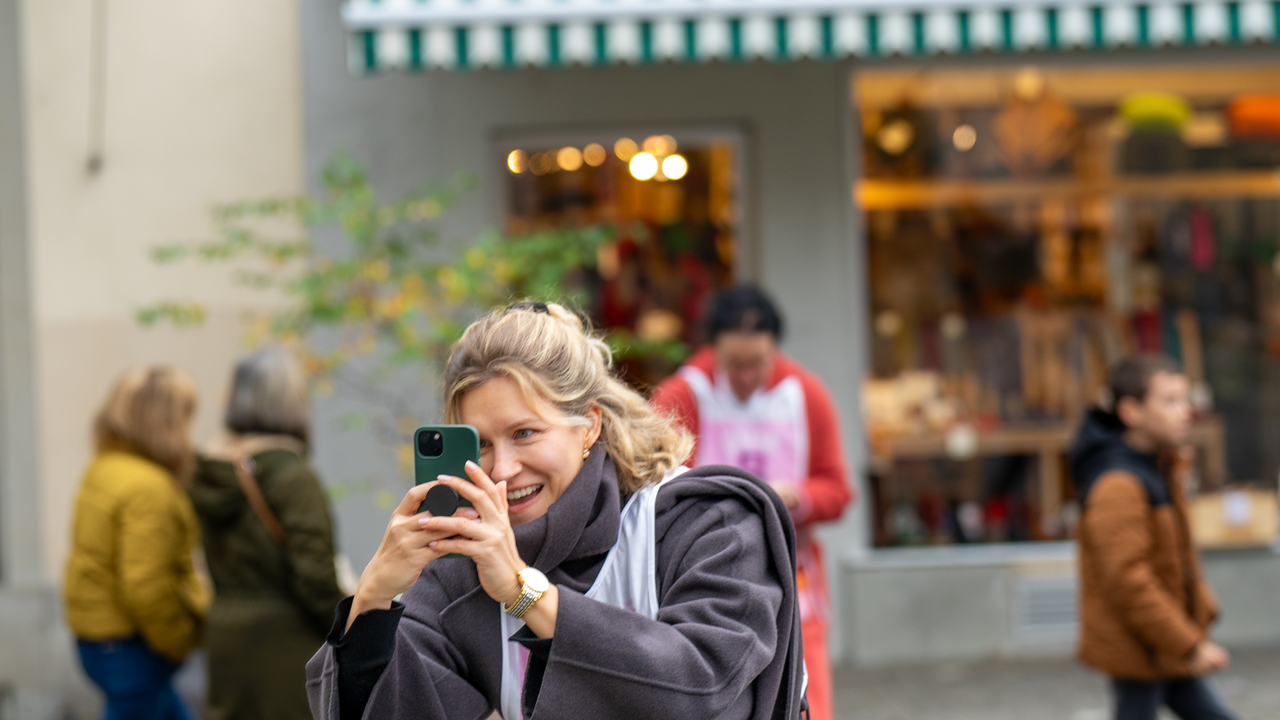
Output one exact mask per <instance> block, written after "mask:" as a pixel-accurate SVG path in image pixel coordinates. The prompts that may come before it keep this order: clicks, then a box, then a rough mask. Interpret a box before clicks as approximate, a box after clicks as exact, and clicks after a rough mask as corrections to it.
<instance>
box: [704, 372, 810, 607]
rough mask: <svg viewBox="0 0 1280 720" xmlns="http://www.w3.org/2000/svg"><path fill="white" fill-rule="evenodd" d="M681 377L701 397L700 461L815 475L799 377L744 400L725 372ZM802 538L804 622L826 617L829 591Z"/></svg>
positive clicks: (799, 580) (764, 474) (799, 480)
mask: <svg viewBox="0 0 1280 720" xmlns="http://www.w3.org/2000/svg"><path fill="white" fill-rule="evenodd" d="M680 377H682V378H684V380H685V382H687V383H688V384H689V388H690V389H691V390H693V394H694V397H696V398H697V400H698V451H697V457H696V458H695V459H694V460H695V464H696V465H731V466H733V467H737V468H741V469H743V470H746V471H747V472H749V473H751V474H753V475H755V476H756V477H758V478H760V479H761V480H764V481H765V482H774V481H783V482H790V483H795V484H796V485H801V484H803V483H804V481H805V480H806V479H807V478H808V477H809V419H808V417H809V416H808V414H807V411H806V409H805V398H804V386H803V385H801V384H800V379H799V378H797V377H794V376H793V377H788V378H785V379H784V380H782V382H780V383H778V384H777V385H775V386H773V387H772V388H769V389H767V390H765V389H759V390H756V392H755V394H753V395H752V396H751V397H750V398H748V399H747V400H746V401H745V402H744V401H742V400H739V399H738V397H737V396H736V395H734V394H733V391H732V390H731V389H730V388H729V381H728V379H727V378H726V377H724V376H723V374H722V373H717V376H716V381H715V382H714V383H713V382H712V381H711V378H709V377H707V374H706V373H705V372H703V371H702V370H700V369H698V368H696V367H692V366H688V365H686V366H685V367H683V368H681V369H680ZM796 540H797V547H796V589H797V591H798V594H799V600H800V620H801V622H810V621H815V620H817V621H825V620H826V616H827V609H826V589H825V588H824V587H822V570H821V566H820V561H819V558H818V555H817V550H816V548H815V547H814V545H813V541H812V540H811V538H810V537H809V534H808V533H807V532H803V531H802V532H798V533H797V537H796Z"/></svg>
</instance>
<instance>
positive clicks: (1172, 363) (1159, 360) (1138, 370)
mask: <svg viewBox="0 0 1280 720" xmlns="http://www.w3.org/2000/svg"><path fill="white" fill-rule="evenodd" d="M1162 372H1163V373H1171V374H1174V375H1180V374H1182V368H1181V367H1180V366H1179V365H1178V362H1177V361H1176V360H1174V359H1173V358H1171V357H1169V356H1168V355H1165V354H1164V353H1156V352H1146V353H1140V354H1138V355H1131V356H1129V357H1127V358H1125V359H1124V360H1121V361H1120V362H1119V363H1116V365H1115V367H1113V368H1112V369H1111V382H1110V385H1111V402H1112V406H1113V407H1119V405H1120V400H1121V399H1122V398H1127V397H1131V398H1133V399H1134V400H1137V401H1138V402H1143V401H1145V400H1146V399H1147V391H1148V390H1150V389H1151V378H1153V377H1155V376H1156V374H1157V373H1162Z"/></svg>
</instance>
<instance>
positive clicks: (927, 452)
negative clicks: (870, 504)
mask: <svg viewBox="0 0 1280 720" xmlns="http://www.w3.org/2000/svg"><path fill="white" fill-rule="evenodd" d="M1078 430H1079V428H1078V425H1077V424H1075V423H1054V424H1048V425H1024V426H1018V425H1007V426H1003V427H1000V428H997V429H995V430H991V431H988V432H980V433H978V434H977V444H976V446H975V447H974V449H973V452H972V453H971V454H970V455H968V456H967V457H966V458H954V457H951V456H950V454H949V453H948V450H947V438H946V435H945V434H944V433H925V434H921V435H899V436H894V437H889V438H884V439H883V440H881V441H879V442H876V443H873V448H872V452H873V462H874V464H875V466H876V467H877V468H879V469H880V471H881V472H886V471H888V469H889V468H891V467H892V466H893V463H894V462H895V461H897V460H907V459H916V460H918V459H953V460H955V459H968V457H991V456H998V455H1032V456H1035V457H1038V458H1039V459H1040V463H1039V476H1038V478H1037V480H1038V482H1039V486H1040V487H1039V510H1040V517H1041V522H1042V523H1046V522H1047V523H1052V522H1053V519H1055V518H1057V517H1058V514H1059V510H1060V509H1061V505H1062V483H1063V475H1064V473H1063V470H1064V466H1065V457H1066V454H1067V452H1068V451H1069V450H1070V449H1071V445H1072V443H1073V442H1074V441H1075V436H1076V433H1077V432H1078ZM1224 435H1225V428H1224V425H1223V421H1222V418H1221V417H1220V416H1217V415H1210V416H1207V417H1203V418H1199V419H1198V420H1196V422H1195V423H1194V424H1193V425H1192V426H1191V433H1190V436H1189V437H1188V438H1187V444H1188V445H1190V446H1191V447H1194V448H1196V449H1197V450H1198V451H1199V452H1200V453H1203V459H1204V468H1205V474H1206V477H1205V478H1203V482H1202V483H1201V487H1202V488H1206V489H1212V488H1220V487H1222V486H1223V485H1225V484H1226V481H1227V458H1226V441H1225V437H1224ZM1044 529H1045V530H1046V531H1047V530H1049V529H1050V528H1049V526H1047V525H1046V527H1045V528H1044Z"/></svg>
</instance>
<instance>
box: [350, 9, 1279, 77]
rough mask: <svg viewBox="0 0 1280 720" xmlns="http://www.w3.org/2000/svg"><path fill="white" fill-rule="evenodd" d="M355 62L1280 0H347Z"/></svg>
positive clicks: (594, 49) (1144, 20)
mask: <svg viewBox="0 0 1280 720" xmlns="http://www.w3.org/2000/svg"><path fill="white" fill-rule="evenodd" d="M343 19H344V22H345V23H346V26H347V28H348V30H349V31H350V33H351V65H352V67H353V69H355V70H356V71H357V72H361V73H367V72H376V71H379V70H385V69H392V68H407V69H415V70H416V69H427V68H442V69H450V70H461V69H467V68H479V67H526V66H537V67H554V66H562V65H609V64H614V63H628V64H644V63H658V62H694V63H696V62H706V61H710V60H721V61H741V60H755V59H764V60H774V61H780V62H785V61H789V60H796V59H800V58H813V59H836V58H843V57H849V56H858V57H877V56H879V57H892V56H908V57H909V56H927V55H933V54H938V53H949V54H962V53H968V52H982V51H995V52H1020V51H1027V50H1044V51H1053V50H1068V49H1079V48H1083V49H1090V48H1092V49H1106V48H1113V47H1139V48H1140V47H1165V46H1196V45H1208V44H1218V45H1228V44H1244V43H1253V42H1258V41H1266V42H1270V41H1272V40H1273V39H1275V38H1276V37H1277V35H1280V32H1278V31H1277V28H1278V27H1280V1H1278V0H1240V1H1239V2H1228V1H1224V0H1207V1H1206V0H1202V1H1200V2H1163V1H1153V2H1120V1H1117V0H1107V1H1105V2H1103V1H1099V0H1095V1H1094V2H1064V1H1063V0H1020V1H1018V2H1004V3H1001V2H982V1H981V0H918V1H915V2H913V1H912V0H900V1H899V2H892V1H891V0H349V1H348V2H347V3H346V5H345V6H344V7H343Z"/></svg>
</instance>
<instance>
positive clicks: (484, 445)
mask: <svg viewBox="0 0 1280 720" xmlns="http://www.w3.org/2000/svg"><path fill="white" fill-rule="evenodd" d="M491 444H492V443H490V442H489V441H488V440H481V441H480V449H481V450H488V449H489V446H490V445H491Z"/></svg>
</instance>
